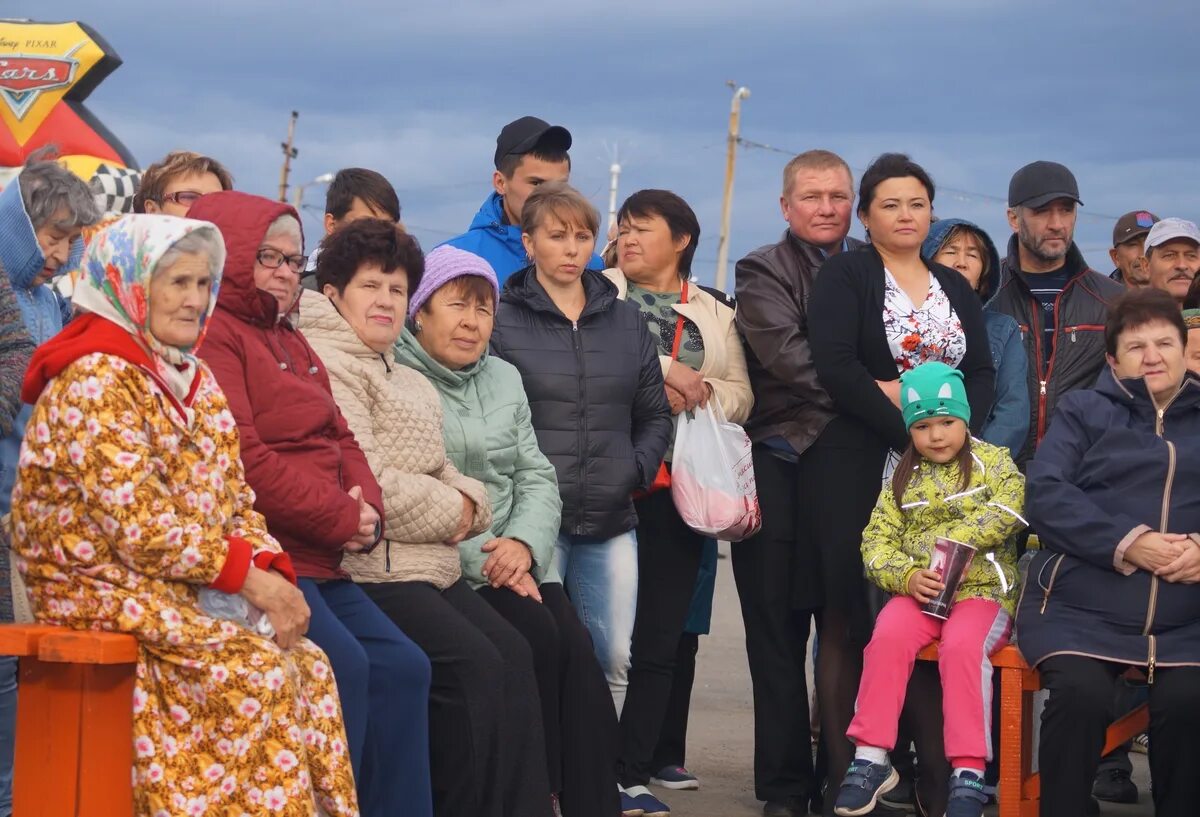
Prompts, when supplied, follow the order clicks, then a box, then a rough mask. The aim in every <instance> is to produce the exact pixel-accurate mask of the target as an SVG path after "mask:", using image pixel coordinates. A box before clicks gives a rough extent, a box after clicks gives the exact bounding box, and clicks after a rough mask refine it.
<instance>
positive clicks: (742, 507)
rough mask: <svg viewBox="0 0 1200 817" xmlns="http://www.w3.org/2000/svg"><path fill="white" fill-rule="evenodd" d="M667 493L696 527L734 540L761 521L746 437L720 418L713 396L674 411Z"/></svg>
mask: <svg viewBox="0 0 1200 817" xmlns="http://www.w3.org/2000/svg"><path fill="white" fill-rule="evenodd" d="M671 497H672V498H673V499H674V500H675V508H676V510H678V511H679V515H680V516H681V517H682V518H683V521H684V523H686V524H687V526H688V527H689V528H691V529H692V530H694V531H696V532H697V533H703V534H705V535H707V536H712V537H714V538H717V539H723V540H725V541H727V542H740V541H741V540H743V539H746V538H747V537H750V536H753V535H754V534H755V533H757V532H758V529H759V528H760V527H761V526H762V512H761V511H760V510H759V507H758V490H757V489H756V488H755V485H754V462H753V460H752V459H751V457H750V438H749V437H747V436H746V432H745V431H743V430H742V427H741V426H739V425H738V424H737V423H731V422H729V421H728V420H726V419H725V413H724V412H723V411H721V407H720V405H718V404H717V401H716V400H715V399H713V400H709V401H708V408H704V409H699V408H698V409H696V410H695V411H694V412H684V413H682V414H680V415H679V424H678V426H677V428H676V430H675V454H674V458H673V459H672V462H671Z"/></svg>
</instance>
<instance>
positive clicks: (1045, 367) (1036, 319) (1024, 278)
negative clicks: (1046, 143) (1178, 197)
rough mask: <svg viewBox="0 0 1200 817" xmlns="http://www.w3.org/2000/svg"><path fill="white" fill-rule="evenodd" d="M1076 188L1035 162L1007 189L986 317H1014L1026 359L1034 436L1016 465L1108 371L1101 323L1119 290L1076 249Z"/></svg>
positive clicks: (1053, 167)
mask: <svg viewBox="0 0 1200 817" xmlns="http://www.w3.org/2000/svg"><path fill="white" fill-rule="evenodd" d="M1080 204H1082V202H1081V201H1080V199H1079V185H1078V184H1077V183H1076V181H1075V176H1074V175H1073V174H1072V173H1071V171H1070V170H1068V169H1067V168H1065V167H1063V166H1062V165H1060V164H1057V163H1055V162H1033V163H1032V164H1028V165H1026V166H1025V167H1023V168H1021V169H1020V170H1018V171H1017V172H1016V173H1015V174H1013V177H1012V181H1011V182H1010V183H1009V186H1008V223H1009V226H1010V227H1012V231H1013V236H1012V238H1010V239H1009V242H1008V257H1007V258H1006V259H1005V260H1004V261H1003V262H1002V264H1001V277H1000V287H999V289H998V290H997V291H996V295H995V297H994V298H992V300H991V302H990V303H989V304H988V309H992V310H994V311H996V312H1002V313H1004V314H1005V315H1011V316H1012V317H1013V319H1015V320H1016V322H1017V324H1018V325H1019V326H1020V327H1021V331H1022V333H1023V335H1024V337H1025V349H1026V351H1027V353H1028V355H1029V402H1030V420H1029V436H1028V437H1027V438H1026V440H1025V445H1024V446H1023V447H1022V448H1021V452H1020V454H1019V456H1018V457H1017V464H1018V465H1020V466H1022V467H1024V464H1025V463H1026V462H1027V461H1028V460H1029V458H1030V457H1031V456H1033V452H1034V449H1035V448H1036V447H1037V445H1038V443H1039V442H1041V439H1042V437H1043V435H1045V433H1046V428H1047V426H1048V425H1049V424H1050V420H1051V417H1052V415H1053V413H1054V407H1055V406H1056V405H1057V404H1058V401H1059V399H1060V398H1062V396H1063V395H1064V394H1066V393H1068V392H1070V391H1074V390H1075V389H1088V388H1091V387H1092V386H1093V385H1094V384H1095V382H1096V377H1097V376H1098V375H1099V374H1100V370H1101V369H1102V368H1103V367H1104V365H1105V364H1104V321H1105V319H1106V318H1107V316H1108V305H1109V302H1110V301H1112V300H1113V299H1115V298H1116V297H1117V296H1118V295H1120V294H1121V292H1122V288H1121V285H1120V284H1118V283H1116V282H1114V281H1112V280H1110V279H1109V278H1108V276H1106V275H1102V274H1101V273H1098V272H1096V271H1095V270H1092V269H1089V268H1088V265H1087V263H1086V262H1085V261H1084V260H1083V254H1082V253H1081V252H1080V251H1079V247H1077V246H1076V245H1075V240H1074V235H1075V218H1076V207H1077V206H1078V205H1080Z"/></svg>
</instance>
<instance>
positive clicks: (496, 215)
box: [469, 190, 521, 242]
mask: <svg viewBox="0 0 1200 817" xmlns="http://www.w3.org/2000/svg"><path fill="white" fill-rule="evenodd" d="M504 218H505V216H504V197H503V196H501V195H500V194H499V193H497V192H495V191H494V190H493V191H492V194H491V195H490V196H488V197H487V198H486V199H484V201H483V204H481V205H479V211H478V212H476V213H475V218H473V219H471V226H470V228H469V229H472V230H491V231H492V232H494V233H496V234H497V236H499V237H502V238H507V237H508V233H509V228H510V227H512V228H513V229H514V231H515V232H516V238H517V241H518V242H520V240H521V230H520V228H519V227H516V226H515V225H512V224H508V223H507V222H506V221H505V220H504Z"/></svg>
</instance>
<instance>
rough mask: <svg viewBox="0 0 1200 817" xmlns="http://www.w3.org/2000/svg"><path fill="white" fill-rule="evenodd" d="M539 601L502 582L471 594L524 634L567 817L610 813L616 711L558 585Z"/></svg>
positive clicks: (616, 801)
mask: <svg viewBox="0 0 1200 817" xmlns="http://www.w3.org/2000/svg"><path fill="white" fill-rule="evenodd" d="M540 590H541V593H542V603H541V604H539V603H538V602H536V601H534V600H533V599H530V598H524V597H522V596H518V595H517V594H516V593H514V592H512V591H511V590H509V589H507V588H504V587H501V588H498V589H497V588H492V587H486V586H485V587H481V588H479V590H477V591H476V592H477V593H479V595H480V596H481V597H483V599H484V600H485V601H487V603H488V604H490V605H491V606H492V607H493V608H495V610H496V612H498V613H499V614H500V615H501V616H503V617H504V619H505V621H507V622H508V623H509V624H511V625H512V626H513V627H514V628H516V630H517V632H519V633H521V635H523V636H525V640H526V641H528V642H529V646H530V647H531V648H532V649H533V669H534V674H535V675H536V676H537V686H538V692H539V693H540V697H541V703H542V726H543V729H544V731H545V737H546V764H547V774H548V776H549V779H550V789H551V791H555V792H558V793H559V796H560V798H561V804H562V808H563V811H564V812H565V813H566V814H569V815H571V817H613V815H615V814H616V813H617V812H618V811H619V809H620V798H619V797H618V795H617V772H616V761H617V711H616V709H615V708H614V707H613V699H612V693H611V692H610V691H609V689H608V681H607V680H605V677H604V671H603V670H602V669H601V668H600V664H599V662H598V661H597V660H596V652H595V650H594V649H593V648H592V639H591V636H590V635H588V631H587V628H586V627H584V626H583V622H581V621H580V620H579V617H578V616H577V615H576V613H575V608H574V607H572V606H571V602H570V600H569V599H568V598H567V594H566V591H564V590H563V586H562V585H561V584H559V583H557V582H556V583H552V584H543V585H541V587H540Z"/></svg>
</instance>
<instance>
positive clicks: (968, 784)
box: [946, 772, 988, 817]
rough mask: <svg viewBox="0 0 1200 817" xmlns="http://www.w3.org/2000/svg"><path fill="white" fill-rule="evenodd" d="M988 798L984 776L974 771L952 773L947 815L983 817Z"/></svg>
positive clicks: (949, 816)
mask: <svg viewBox="0 0 1200 817" xmlns="http://www.w3.org/2000/svg"><path fill="white" fill-rule="evenodd" d="M987 800H988V798H987V791H986V787H985V786H984V783H983V778H982V777H980V776H979V775H977V774H975V773H974V772H961V773H959V774H953V775H950V799H949V800H947V801H946V817H982V815H983V809H984V807H985V806H987Z"/></svg>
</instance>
